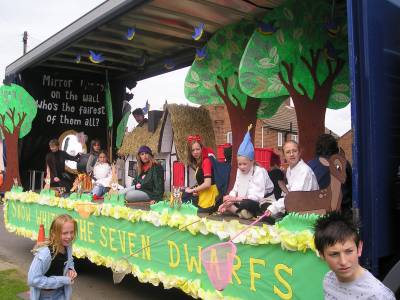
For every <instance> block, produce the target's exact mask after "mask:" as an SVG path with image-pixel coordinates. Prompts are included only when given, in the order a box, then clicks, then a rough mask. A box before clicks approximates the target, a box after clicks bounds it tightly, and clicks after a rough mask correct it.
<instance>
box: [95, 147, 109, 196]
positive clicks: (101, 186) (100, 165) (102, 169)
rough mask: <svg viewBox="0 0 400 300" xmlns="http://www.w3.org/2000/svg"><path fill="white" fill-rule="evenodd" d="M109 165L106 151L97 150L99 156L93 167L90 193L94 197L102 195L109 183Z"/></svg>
mask: <svg viewBox="0 0 400 300" xmlns="http://www.w3.org/2000/svg"><path fill="white" fill-rule="evenodd" d="M111 177H112V172H111V166H110V164H109V163H108V158H107V153H106V152H105V151H103V150H101V151H100V152H99V157H98V159H97V162H96V164H95V165H94V167H93V180H94V187H93V190H92V194H93V197H94V198H98V197H102V196H103V195H104V194H105V193H106V192H107V190H108V189H109V188H110V184H111Z"/></svg>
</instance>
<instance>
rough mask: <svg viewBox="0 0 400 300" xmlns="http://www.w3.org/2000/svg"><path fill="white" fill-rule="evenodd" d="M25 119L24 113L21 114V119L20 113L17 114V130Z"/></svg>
mask: <svg viewBox="0 0 400 300" xmlns="http://www.w3.org/2000/svg"><path fill="white" fill-rule="evenodd" d="M25 117H26V112H23V113H22V117H21V113H18V119H19V121H18V124H17V127H18V128H20V127H21V126H22V124H23V123H24V121H25Z"/></svg>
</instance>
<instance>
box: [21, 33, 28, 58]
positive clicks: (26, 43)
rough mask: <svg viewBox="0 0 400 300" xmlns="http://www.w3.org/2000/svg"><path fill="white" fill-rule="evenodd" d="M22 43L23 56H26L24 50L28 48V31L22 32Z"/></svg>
mask: <svg viewBox="0 0 400 300" xmlns="http://www.w3.org/2000/svg"><path fill="white" fill-rule="evenodd" d="M22 43H23V51H24V53H23V54H24V55H25V54H26V49H27V48H28V31H24V36H23V38H22Z"/></svg>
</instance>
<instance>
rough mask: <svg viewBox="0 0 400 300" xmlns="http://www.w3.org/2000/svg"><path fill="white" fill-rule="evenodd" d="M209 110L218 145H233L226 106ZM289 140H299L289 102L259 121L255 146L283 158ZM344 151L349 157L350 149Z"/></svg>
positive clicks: (293, 110) (294, 112)
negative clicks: (272, 150) (268, 117)
mask: <svg viewBox="0 0 400 300" xmlns="http://www.w3.org/2000/svg"><path fill="white" fill-rule="evenodd" d="M207 109H208V110H209V112H210V116H211V120H212V122H213V128H214V133H215V139H216V144H217V145H221V144H225V143H232V132H231V123H230V120H229V115H228V111H227V109H226V107H225V105H223V104H221V105H209V106H207ZM326 133H330V134H332V135H333V136H335V137H336V138H338V136H337V135H336V134H335V133H333V132H332V131H330V130H329V129H326ZM287 140H295V141H297V140H298V127H297V119H296V111H295V109H294V107H292V106H290V104H289V101H286V102H284V103H283V104H282V105H281V106H280V107H279V109H278V111H277V113H276V114H275V115H274V116H273V117H272V118H270V119H262V120H260V119H258V120H257V124H256V131H255V143H254V146H255V147H256V148H273V149H274V152H275V153H277V154H279V155H281V158H282V146H283V144H284V143H285V141H287ZM344 150H345V152H346V156H348V154H347V151H348V149H347V148H346V149H344ZM350 152H351V145H350Z"/></svg>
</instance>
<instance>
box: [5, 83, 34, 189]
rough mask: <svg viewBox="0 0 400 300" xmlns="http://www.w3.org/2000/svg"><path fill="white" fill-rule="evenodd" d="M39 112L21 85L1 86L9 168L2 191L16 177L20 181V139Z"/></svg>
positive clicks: (26, 132)
mask: <svg viewBox="0 0 400 300" xmlns="http://www.w3.org/2000/svg"><path fill="white" fill-rule="evenodd" d="M36 113H37V105H36V101H35V99H33V97H32V96H31V95H30V94H29V93H28V92H27V91H26V90H25V89H24V88H23V87H21V86H19V85H16V84H11V85H9V86H7V85H3V86H1V87H0V130H1V132H2V135H3V137H4V140H5V143H6V156H7V170H6V180H5V182H4V184H3V185H2V186H1V188H0V189H1V190H2V191H6V190H9V189H10V188H11V186H12V185H13V181H14V178H16V179H17V180H18V182H21V181H20V176H19V162H18V139H19V138H22V137H24V136H25V135H27V134H28V133H29V131H30V130H31V126H32V121H33V119H34V118H35V116H36Z"/></svg>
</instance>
